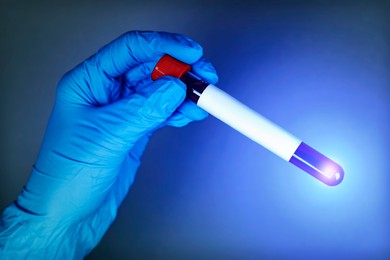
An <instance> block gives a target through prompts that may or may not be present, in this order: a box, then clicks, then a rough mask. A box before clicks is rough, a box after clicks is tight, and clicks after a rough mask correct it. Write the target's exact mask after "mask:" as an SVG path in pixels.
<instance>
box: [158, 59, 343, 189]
mask: <svg viewBox="0 0 390 260" xmlns="http://www.w3.org/2000/svg"><path fill="white" fill-rule="evenodd" d="M163 76H172V77H176V78H179V79H180V80H181V81H183V82H184V83H185V84H186V86H187V97H188V98H189V99H190V100H192V101H193V102H195V103H196V104H197V105H198V106H199V107H201V108H202V109H204V110H205V111H207V112H208V113H209V114H211V115H213V116H214V117H216V118H218V119H219V120H221V121H222V122H224V123H226V124H227V125H229V126H231V127H232V128H234V129H236V130H237V131H239V132H240V133H242V134H243V135H245V136H247V137H248V138H250V139H252V140H253V141H254V142H256V143H258V144H260V145H262V146H263V147H265V148H266V149H268V150H269V151H271V152H273V153H274V154H276V155H277V156H279V157H280V158H282V159H284V160H286V161H288V162H290V163H292V164H293V165H295V166H297V167H299V168H300V169H302V170H303V171H305V172H307V173H308V174H310V175H311V176H313V177H315V178H316V179H317V180H319V181H321V182H323V183H325V184H327V185H329V186H335V185H337V184H339V183H341V181H342V180H343V178H344V170H343V168H342V167H341V166H340V165H339V164H337V163H336V162H334V161H333V160H331V159H329V158H328V157H326V156H325V155H323V154H321V153H320V152H318V151H317V150H315V149H313V148H312V147H310V146H309V145H307V144H306V143H304V142H302V141H301V140H300V139H298V138H297V137H295V136H294V135H292V134H290V133H289V132H287V131H286V130H284V129H283V128H281V127H280V126H278V125H276V124H275V123H273V122H271V121H270V120H269V119H267V118H265V117H264V116H262V115H260V114H259V113H257V112H256V111H254V110H252V109H251V108H249V107H247V106H246V105H244V104H242V103H241V102H239V101H238V100H237V99H235V98H233V97H232V96H230V95H229V94H227V93H226V92H224V91H222V90H221V89H219V88H217V87H216V86H214V85H213V84H210V83H208V82H205V81H203V80H202V79H201V78H200V77H198V76H197V75H196V74H194V73H193V72H192V71H191V66H190V65H189V64H186V63H183V62H181V61H179V60H177V59H175V58H173V57H171V56H169V55H167V54H166V55H164V56H163V57H162V58H161V59H160V60H159V61H158V62H157V64H156V66H155V68H154V70H153V72H152V79H153V80H156V79H158V78H160V77H163Z"/></svg>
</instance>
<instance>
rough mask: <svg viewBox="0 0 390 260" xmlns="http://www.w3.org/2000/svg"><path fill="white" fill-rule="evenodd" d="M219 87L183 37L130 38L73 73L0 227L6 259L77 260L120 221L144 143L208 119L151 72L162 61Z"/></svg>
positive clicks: (0, 252)
mask: <svg viewBox="0 0 390 260" xmlns="http://www.w3.org/2000/svg"><path fill="white" fill-rule="evenodd" d="M165 53H167V54H170V55H171V56H173V57H175V58H177V59H179V60H182V61H184V62H186V63H189V64H193V70H194V71H195V72H196V74H198V75H200V76H201V77H203V78H204V79H206V80H207V81H209V82H211V83H215V82H216V81H217V76H216V74H215V69H214V68H213V67H212V65H211V64H210V63H209V62H207V61H206V60H205V59H204V58H203V57H202V55H203V54H202V48H201V47H200V45H199V44H198V43H196V42H194V41H193V40H191V39H189V38H187V37H185V36H182V35H178V34H170V33H156V32H129V33H126V34H124V35H123V36H121V37H119V38H118V39H116V40H115V41H113V42H112V43H110V44H108V45H107V46H105V47H103V48H102V49H101V50H99V52H98V53H97V54H95V55H94V56H92V57H90V58H89V59H87V60H86V61H84V62H83V63H82V64H80V65H78V66H77V67H76V68H75V69H73V70H72V71H70V72H68V73H67V74H66V75H65V76H64V77H63V78H62V80H61V81H60V83H59V85H58V88H57V96H56V102H55V105H54V108H53V111H52V114H51V117H50V120H49V124H48V126H47V130H46V134H45V137H44V141H43V144H42V147H41V151H40V153H39V156H38V159H37V161H36V163H35V165H34V167H33V170H32V174H31V176H30V179H29V181H28V183H27V185H26V186H25V187H24V189H23V191H22V193H21V194H20V196H19V197H18V199H17V201H16V202H15V203H13V204H12V205H11V206H9V207H8V208H7V209H6V210H5V212H4V214H3V216H2V219H1V226H0V258H1V259H21V258H29V259H54V258H55V259H63V258H64V259H74V258H76V259H78V258H82V257H84V256H85V255H86V254H88V253H89V252H90V251H91V250H92V249H93V248H94V247H95V246H96V245H97V243H98V242H99V241H100V239H101V238H102V236H103V235H104V233H105V232H106V230H107V229H108V227H109V226H110V224H111V223H112V221H113V220H114V218H115V216H116V212H117V209H118V207H119V205H120V204H121V202H122V200H123V198H124V196H125V195H126V193H127V191H128V189H129V187H130V185H131V183H132V182H133V179H134V176H135V172H136V170H137V168H138V166H139V164H140V156H141V155H142V153H143V150H144V148H145V145H146V144H147V142H148V139H149V137H150V135H151V133H153V131H155V130H156V129H158V128H160V127H162V126H164V125H171V126H177V127H180V126H184V125H186V124H187V123H189V122H191V121H193V120H201V119H204V118H205V117H206V116H207V113H206V112H205V111H203V110H201V109H200V108H198V107H197V106H196V105H195V104H193V103H191V102H190V101H188V100H185V95H186V89H185V85H184V84H183V83H182V82H180V81H179V80H178V79H174V78H170V77H164V78H161V79H159V80H157V81H155V82H152V80H151V79H150V75H151V71H152V69H153V67H154V65H155V64H156V62H157V61H158V60H159V58H161V57H162V56H163V54H165Z"/></svg>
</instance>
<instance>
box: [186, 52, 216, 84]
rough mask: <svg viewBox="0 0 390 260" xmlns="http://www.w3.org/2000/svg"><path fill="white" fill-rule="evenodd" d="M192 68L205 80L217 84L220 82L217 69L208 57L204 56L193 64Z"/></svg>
mask: <svg viewBox="0 0 390 260" xmlns="http://www.w3.org/2000/svg"><path fill="white" fill-rule="evenodd" d="M192 70H193V71H194V72H195V73H196V74H197V75H198V76H200V77H201V78H202V79H203V80H205V81H207V82H209V83H211V84H216V83H217V82H218V75H217V71H216V69H215V68H214V66H213V65H212V64H211V62H210V61H208V60H207V59H206V58H204V57H202V58H201V59H199V60H198V61H197V62H196V63H195V64H193V65H192Z"/></svg>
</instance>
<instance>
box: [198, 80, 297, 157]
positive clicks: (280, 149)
mask: <svg viewBox="0 0 390 260" xmlns="http://www.w3.org/2000/svg"><path fill="white" fill-rule="evenodd" d="M197 104H198V106H200V107H201V108H203V109H204V110H206V111H207V112H208V113H210V114H211V115H213V116H215V117H216V118H218V119H219V120H221V121H222V122H224V123H226V124H228V125H229V126H231V127H233V128H234V129H236V130H237V131H239V132H241V133H242V134H244V135H245V136H247V137H249V138H250V139H252V140H253V141H255V142H256V143H258V144H260V145H262V146H264V147H265V148H267V149H268V150H270V151H271V152H273V153H275V154H276V155H278V156H279V157H281V158H283V159H284V160H286V161H289V160H290V158H291V157H292V156H293V154H294V152H295V151H296V150H297V148H298V146H299V145H300V143H301V140H299V139H298V138H296V137H295V136H293V135H291V134H290V133H288V132H287V131H285V130H284V129H282V128H281V127H279V126H278V125H276V124H274V123H272V122H271V121H270V120H268V119H267V118H265V117H263V116H262V115H260V114H258V113H257V112H255V111H254V110H252V109H250V108H249V107H247V106H246V105H244V104H242V103H241V102H239V101H238V100H237V99H235V98H233V97H232V96H230V95H228V94H227V93H226V92H224V91H222V90H221V89H219V88H217V87H216V86H214V85H212V84H210V85H208V86H207V88H206V89H205V90H204V91H203V93H202V95H201V96H200V97H199V100H198V103H197Z"/></svg>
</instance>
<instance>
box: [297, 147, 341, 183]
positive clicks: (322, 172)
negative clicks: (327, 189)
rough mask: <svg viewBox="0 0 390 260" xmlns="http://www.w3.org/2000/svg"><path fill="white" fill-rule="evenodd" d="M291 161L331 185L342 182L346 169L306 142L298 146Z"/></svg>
mask: <svg viewBox="0 0 390 260" xmlns="http://www.w3.org/2000/svg"><path fill="white" fill-rule="evenodd" d="M290 163H292V164H294V165H295V166H297V167H299V168H300V169H302V170H304V171H305V172H307V173H308V174H310V175H311V176H313V177H314V178H316V179H318V180H319V181H321V182H323V183H325V184H327V185H329V186H335V185H337V184H339V183H341V182H342V180H343V178H344V170H343V168H342V167H341V166H340V165H339V164H337V163H335V162H334V161H332V160H331V159H329V158H328V157H326V156H325V155H323V154H321V153H320V152H318V151H317V150H315V149H313V148H312V147H310V146H308V145H307V144H305V143H304V142H302V143H301V144H300V145H299V146H298V149H297V150H296V151H295V152H294V154H293V156H292V157H291V159H290Z"/></svg>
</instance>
